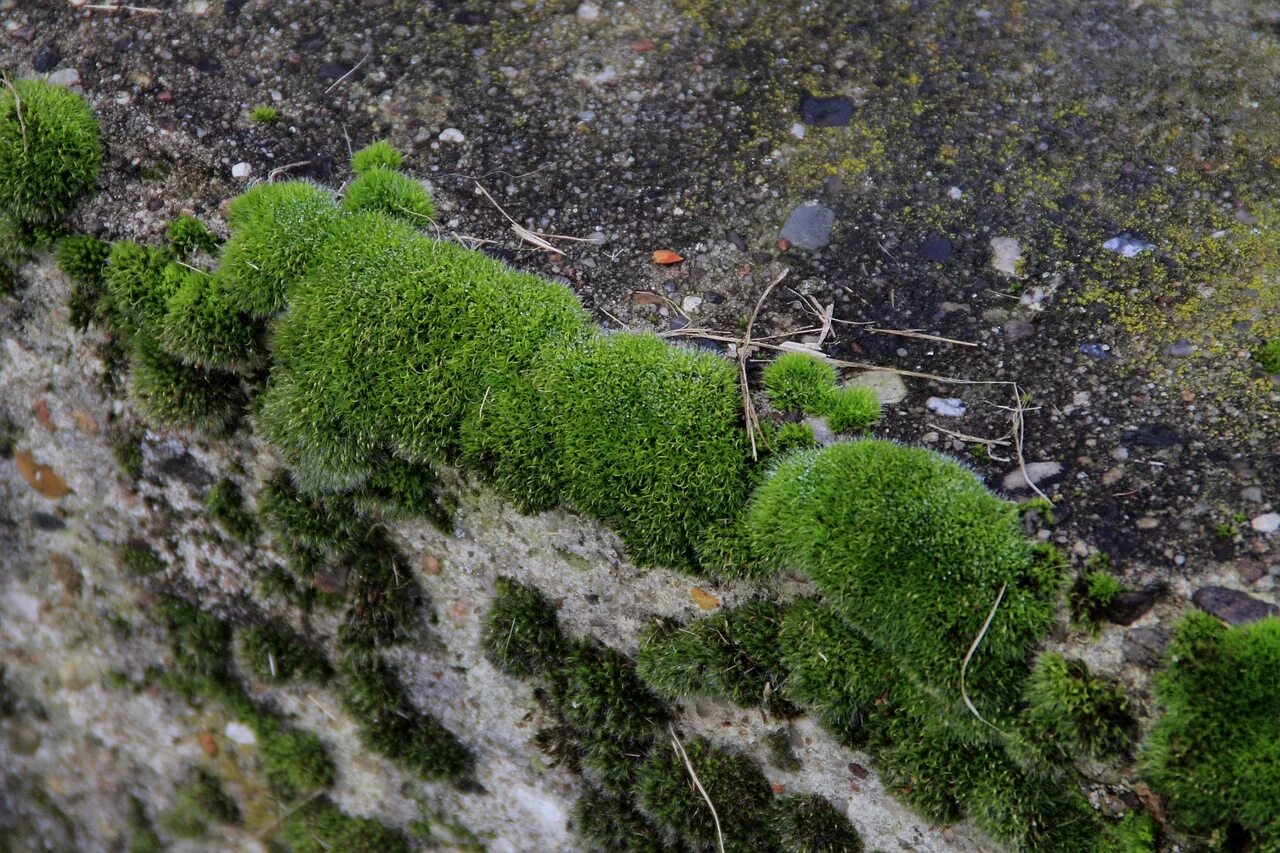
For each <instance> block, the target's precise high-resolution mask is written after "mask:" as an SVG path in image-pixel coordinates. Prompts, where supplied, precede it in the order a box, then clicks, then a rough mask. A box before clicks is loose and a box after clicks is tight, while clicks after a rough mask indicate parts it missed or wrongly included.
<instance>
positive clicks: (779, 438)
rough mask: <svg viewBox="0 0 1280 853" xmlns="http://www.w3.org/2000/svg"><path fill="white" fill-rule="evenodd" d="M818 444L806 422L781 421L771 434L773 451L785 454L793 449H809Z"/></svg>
mask: <svg viewBox="0 0 1280 853" xmlns="http://www.w3.org/2000/svg"><path fill="white" fill-rule="evenodd" d="M817 446H818V439H817V438H816V437H815V436H814V434H813V427H811V426H809V425H808V424H806V423H791V422H788V423H783V424H781V425H779V427H778V430H777V432H775V433H774V434H773V447H772V450H773V452H774V453H775V454H776V455H778V456H785V455H786V454H788V453H790V452H791V451H793V450H809V449H810V448H814V447H817Z"/></svg>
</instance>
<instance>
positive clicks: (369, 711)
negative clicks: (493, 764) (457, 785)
mask: <svg viewBox="0 0 1280 853" xmlns="http://www.w3.org/2000/svg"><path fill="white" fill-rule="evenodd" d="M340 673H341V675H342V682H341V693H340V696H341V699H342V704H343V707H344V708H346V710H347V712H348V713H349V714H350V715H351V716H352V718H353V719H354V720H355V721H356V724H357V726H358V727H359V730H360V738H361V741H362V742H363V743H364V744H365V746H367V747H368V748H369V749H371V750H373V751H374V752H377V753H379V754H381V755H385V756H387V757H388V758H390V759H392V760H393V761H395V762H396V763H398V764H400V765H402V766H403V767H405V768H406V769H407V770H409V771H411V772H413V773H415V774H417V775H418V776H420V777H421V778H423V779H440V778H451V779H460V778H462V777H464V776H465V775H466V774H468V773H469V772H470V771H471V767H472V762H473V759H472V756H471V752H470V750H468V749H467V747H466V746H465V745H464V744H463V743H462V742H461V741H459V740H458V739H457V738H456V737H455V736H454V735H453V733H452V732H450V731H449V730H448V729H446V728H445V727H444V726H443V725H442V724H441V723H440V722H439V721H438V720H437V719H436V718H435V717H433V716H431V715H430V714H427V713H424V712H422V711H419V710H418V709H417V708H416V707H415V706H414V705H413V703H412V702H411V701H410V699H409V696H408V694H407V693H406V691H405V689H404V687H403V686H402V685H401V683H400V680H399V679H398V678H397V677H396V675H395V674H394V673H393V672H392V670H391V668H390V667H389V666H387V664H386V662H385V661H383V660H382V658H381V656H380V655H379V654H378V652H376V651H375V650H373V649H352V650H350V651H348V652H347V654H346V656H345V657H344V658H343V660H342V662H341V665H340Z"/></svg>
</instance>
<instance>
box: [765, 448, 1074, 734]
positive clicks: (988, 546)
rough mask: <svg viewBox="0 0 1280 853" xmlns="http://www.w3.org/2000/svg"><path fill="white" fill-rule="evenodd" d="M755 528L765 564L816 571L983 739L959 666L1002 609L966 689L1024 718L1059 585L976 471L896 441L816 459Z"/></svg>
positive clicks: (776, 486) (769, 494)
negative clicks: (1032, 651) (1027, 682)
mask: <svg viewBox="0 0 1280 853" xmlns="http://www.w3.org/2000/svg"><path fill="white" fill-rule="evenodd" d="M748 523H749V525H750V527H751V536H752V541H753V543H754V546H755V549H756V551H757V553H759V554H760V555H761V558H762V561H763V562H764V564H765V565H767V566H771V567H776V568H778V569H783V568H786V569H799V570H801V571H804V572H805V573H806V574H807V575H808V576H809V577H810V578H812V579H813V580H814V581H815V582H816V584H817V585H818V588H819V589H820V590H821V592H822V594H823V596H824V599H825V600H826V602H828V603H829V604H830V605H831V606H832V607H833V608H834V610H835V611H836V613H837V614H838V615H839V617H840V619H842V620H843V621H845V622H846V623H847V624H848V625H849V626H850V627H853V628H856V629H857V630H858V632H860V633H861V634H863V635H864V636H865V637H867V639H868V640H870V641H871V643H872V645H874V646H875V647H876V648H877V649H878V650H880V651H881V652H882V653H883V654H886V655H887V656H888V657H889V659H890V660H891V661H892V663H893V665H894V666H895V667H897V668H898V669H899V670H900V671H901V673H902V674H903V675H905V676H906V677H907V678H908V679H909V680H910V681H911V682H912V683H913V684H914V685H915V687H916V688H917V689H919V690H920V691H921V692H922V694H923V695H926V696H928V697H929V698H930V699H931V700H932V701H933V702H934V703H935V705H936V713H937V714H938V715H940V716H947V717H950V718H952V719H953V720H954V721H955V722H956V723H957V724H958V725H964V726H966V727H968V728H969V729H970V730H972V731H973V732H975V736H980V737H983V738H986V737H989V731H987V730H986V729H985V728H984V727H982V725H981V724H980V723H978V721H977V719H976V718H975V717H974V716H973V714H972V713H971V712H970V711H969V710H968V708H967V707H966V705H965V703H964V702H963V701H962V697H961V692H962V691H961V687H962V685H961V683H960V681H961V673H962V668H961V666H960V665H959V664H958V662H959V661H963V660H964V659H965V658H966V655H967V654H968V650H969V648H970V646H971V645H972V644H973V642H974V639H975V638H976V637H978V635H979V634H980V633H981V632H982V629H983V624H984V622H985V621H986V618H987V614H988V613H989V612H990V611H991V609H992V608H993V606H995V604H996V602H997V600H999V602H1000V604H999V607H998V608H996V615H995V616H994V617H993V618H992V621H991V624H990V627H989V629H988V630H987V631H986V633H985V634H984V635H983V639H982V642H981V643H980V644H979V646H978V648H977V649H976V651H975V652H974V654H973V655H972V656H971V657H970V660H969V664H968V666H967V667H966V668H964V670H963V671H964V673H965V684H964V687H965V690H966V691H967V695H968V696H969V698H970V699H971V700H972V701H973V703H974V704H975V705H976V707H977V709H978V711H979V713H981V714H982V715H983V716H984V717H986V718H987V719H988V720H990V719H992V718H996V719H1000V718H1006V719H1007V718H1011V717H1012V716H1014V715H1015V714H1016V712H1017V708H1018V704H1019V702H1020V698H1021V683H1022V680H1023V678H1024V677H1025V675H1026V671H1027V665H1026V659H1027V652H1028V649H1029V648H1030V647H1031V646H1032V645H1033V644H1034V643H1036V642H1038V641H1039V639H1040V638H1041V637H1042V636H1043V635H1044V633H1045V632H1046V631H1047V630H1048V627H1049V622H1050V619H1051V616H1052V612H1053V602H1054V600H1055V598H1056V596H1057V593H1058V585H1059V578H1058V577H1057V576H1056V573H1055V572H1053V571H1052V570H1051V569H1050V568H1047V567H1045V566H1044V565H1043V564H1041V563H1038V562H1037V561H1035V560H1034V559H1033V551H1032V547H1031V543H1030V542H1029V541H1028V540H1027V539H1026V538H1025V537H1024V536H1023V535H1022V532H1021V528H1020V524H1019V519H1018V514H1017V510H1016V507H1015V506H1014V505H1013V504H1010V503H1007V502H1005V501H1002V500H1000V499H998V498H997V497H995V496H994V495H993V494H991V493H990V492H989V491H987V489H986V488H985V487H984V486H983V485H982V482H981V481H980V480H979V479H978V478H977V477H976V476H974V475H973V474H972V473H971V472H970V471H968V470H967V469H965V468H964V467H962V466H961V465H959V464H958V463H956V462H955V461H953V460H950V459H948V458H946V457H943V456H940V455H938V454H934V453H931V452H930V451H926V450H919V449H913V448H905V447H901V446H898V445H896V444H892V443H889V442H884V441H873V440H864V441H857V442H852V443H848V444H838V445H835V446H833V447H829V448H826V449H825V450H821V451H804V452H802V453H798V454H794V455H793V456H791V457H789V458H787V459H784V460H783V461H782V462H781V463H780V464H779V466H778V467H777V469H776V471H775V472H774V473H773V475H772V476H771V477H770V479H769V480H767V481H766V482H765V483H764V484H763V485H762V486H761V487H760V488H759V489H758V490H757V492H756V494H755V496H754V498H753V500H752V503H751V506H750V509H749V513H748Z"/></svg>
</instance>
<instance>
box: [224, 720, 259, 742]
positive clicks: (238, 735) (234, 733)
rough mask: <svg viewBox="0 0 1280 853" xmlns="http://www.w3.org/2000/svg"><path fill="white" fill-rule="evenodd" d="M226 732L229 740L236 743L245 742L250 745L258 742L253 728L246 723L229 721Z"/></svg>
mask: <svg viewBox="0 0 1280 853" xmlns="http://www.w3.org/2000/svg"><path fill="white" fill-rule="evenodd" d="M225 734H226V736H227V739H228V740H233V741H235V742H236V743H240V744H244V745H245V746H250V745H252V744H255V743H257V742H258V739H257V738H256V737H254V734H253V729H251V728H249V727H248V726H246V725H245V724H244V723H235V722H232V723H227V728H226V731H225Z"/></svg>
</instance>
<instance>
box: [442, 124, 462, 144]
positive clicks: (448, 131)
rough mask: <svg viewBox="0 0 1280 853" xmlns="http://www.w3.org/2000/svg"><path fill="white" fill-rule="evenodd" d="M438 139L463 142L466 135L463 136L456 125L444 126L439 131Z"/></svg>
mask: <svg viewBox="0 0 1280 853" xmlns="http://www.w3.org/2000/svg"><path fill="white" fill-rule="evenodd" d="M439 139H440V141H441V142H463V141H465V140H466V137H465V136H463V135H462V131H460V130H458V129H457V128H456V127H446V128H445V129H444V130H442V131H440V137H439Z"/></svg>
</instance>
